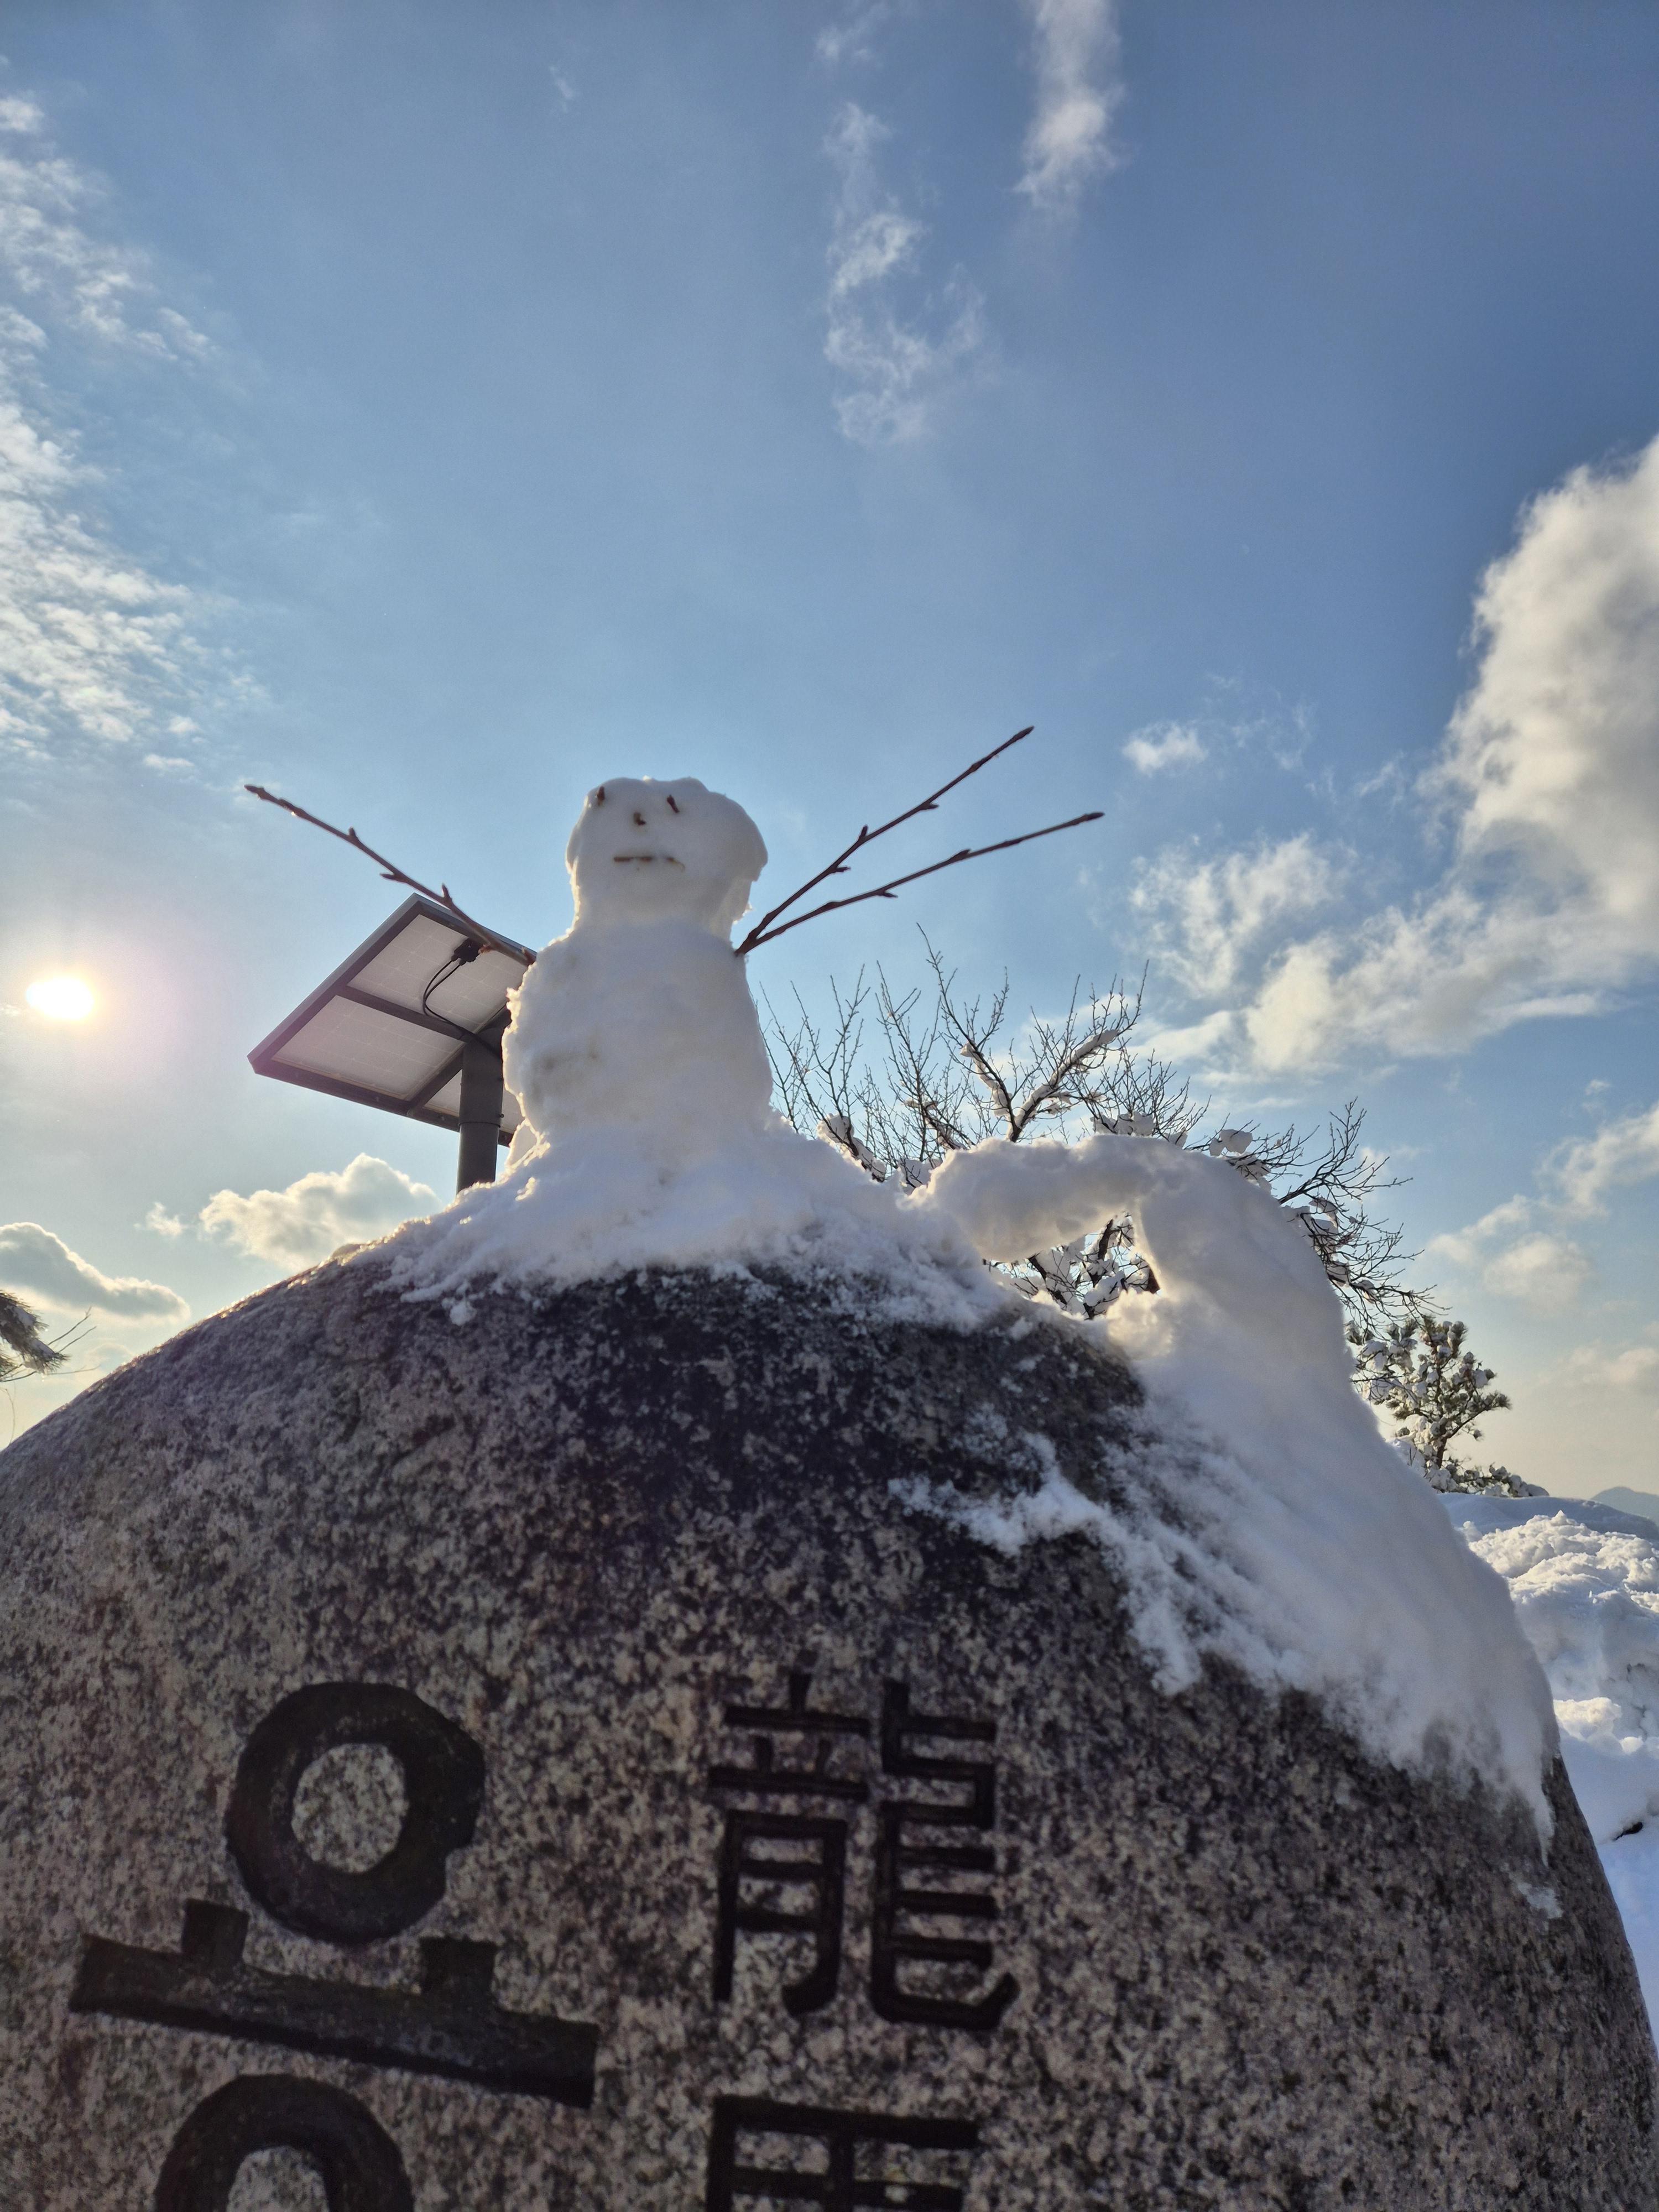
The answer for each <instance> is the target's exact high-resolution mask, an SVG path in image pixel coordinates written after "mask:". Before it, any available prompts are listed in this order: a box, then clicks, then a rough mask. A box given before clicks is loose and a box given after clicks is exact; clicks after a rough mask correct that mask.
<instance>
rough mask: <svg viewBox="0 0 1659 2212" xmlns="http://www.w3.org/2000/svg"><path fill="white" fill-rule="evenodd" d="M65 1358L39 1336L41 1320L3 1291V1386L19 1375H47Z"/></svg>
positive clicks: (0, 1297)
mask: <svg viewBox="0 0 1659 2212" xmlns="http://www.w3.org/2000/svg"><path fill="white" fill-rule="evenodd" d="M63 1361H64V1353H63V1352H60V1351H59V1350H58V1347H57V1346H55V1345H52V1344H48V1343H47V1341H46V1338H45V1337H44V1336H42V1335H41V1334H40V1316H38V1315H37V1314H34V1313H33V1312H31V1311H30V1310H29V1308H28V1307H27V1306H26V1305H25V1304H23V1301H22V1300H21V1298H19V1297H13V1295H12V1293H11V1292H10V1291H0V1383H9V1382H10V1381H11V1379H12V1378H13V1376H17V1375H45V1374H46V1373H48V1372H49V1371H50V1370H52V1368H54V1367H58V1366H61V1365H62V1364H63Z"/></svg>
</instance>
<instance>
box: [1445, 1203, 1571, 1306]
mask: <svg viewBox="0 0 1659 2212" xmlns="http://www.w3.org/2000/svg"><path fill="white" fill-rule="evenodd" d="M1532 1218H1533V1216H1532V1206H1531V1204H1530V1202H1529V1201H1528V1200H1526V1199H1524V1198H1520V1197H1516V1198H1510V1199H1506V1200H1504V1203H1503V1205H1502V1206H1494V1207H1493V1208H1492V1212H1490V1213H1487V1214H1483V1215H1482V1216H1481V1218H1480V1220H1479V1221H1474V1222H1471V1223H1470V1225H1469V1226H1468V1228H1467V1229H1455V1230H1450V1231H1447V1232H1446V1233H1445V1234H1443V1235H1442V1236H1439V1237H1431V1238H1430V1240H1429V1243H1427V1245H1426V1246H1425V1255H1426V1256H1427V1257H1428V1258H1430V1259H1431V1260H1438V1261H1445V1262H1446V1264H1447V1265H1449V1266H1450V1267H1455V1268H1457V1269H1458V1270H1460V1271H1461V1272H1462V1273H1464V1274H1466V1275H1471V1276H1474V1277H1475V1278H1476V1279H1478V1280H1479V1281H1480V1282H1481V1283H1483V1284H1484V1285H1486V1289H1487V1290H1489V1291H1493V1292H1495V1293H1496V1294H1497V1296H1498V1297H1504V1298H1514V1299H1516V1301H1517V1302H1518V1303H1520V1304H1522V1305H1528V1306H1531V1307H1532V1308H1533V1309H1534V1310H1535V1311H1538V1312H1542V1313H1549V1312H1553V1311H1554V1310H1556V1309H1557V1308H1558V1307H1559V1306H1562V1305H1569V1304H1571V1303H1572V1301H1573V1300H1574V1299H1575V1298H1577V1297H1578V1295H1579V1293H1580V1292H1581V1291H1583V1288H1584V1285H1586V1284H1587V1283H1588V1282H1589V1279H1590V1278H1591V1276H1592V1275H1593V1274H1594V1273H1595V1267H1594V1264H1593V1262H1592V1261H1591V1259H1590V1256H1589V1253H1587V1252H1586V1251H1585V1250H1584V1249H1583V1247H1582V1246H1581V1245H1578V1244H1576V1243H1573V1241H1572V1239H1571V1237H1559V1236H1555V1235H1552V1234H1550V1233H1549V1232H1547V1231H1544V1230H1541V1229H1535V1228H1534V1227H1533V1225H1532Z"/></svg>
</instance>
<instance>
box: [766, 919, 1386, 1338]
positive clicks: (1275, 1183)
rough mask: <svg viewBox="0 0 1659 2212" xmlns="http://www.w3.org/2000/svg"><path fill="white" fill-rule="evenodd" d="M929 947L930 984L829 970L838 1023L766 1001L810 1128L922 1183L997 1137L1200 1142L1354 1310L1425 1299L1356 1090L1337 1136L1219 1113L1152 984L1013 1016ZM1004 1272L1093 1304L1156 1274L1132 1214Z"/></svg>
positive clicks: (779, 1072)
mask: <svg viewBox="0 0 1659 2212" xmlns="http://www.w3.org/2000/svg"><path fill="white" fill-rule="evenodd" d="M923 941H924V943H925V942H926V939H924V940H923ZM927 961H928V966H929V968H930V969H931V971H932V983H931V985H930V986H924V987H920V988H918V989H915V990H912V991H910V992H908V993H905V994H899V993H896V992H895V991H894V990H893V988H892V987H891V986H890V984H889V982H888V980H887V977H886V975H884V973H883V972H882V971H881V970H880V969H878V970H877V975H876V981H875V984H874V986H873V987H871V986H869V985H867V984H866V981H865V978H864V976H863V975H861V974H860V976H859V978H858V980H857V981H856V982H855V983H854V987H853V988H852V990H851V991H850V992H845V993H844V992H842V990H841V988H840V987H839V986H837V985H836V983H834V982H833V981H832V982H831V985H830V991H831V994H832V1000H833V1004H834V1008H835V1018H834V1021H833V1024H829V1025H825V1026H822V1027H821V1026H820V1025H819V1024H817V1023H816V1022H815V1021H814V1020H813V1019H812V1018H811V1016H810V1015H809V1014H808V1013H807V1012H806V1009H805V1006H803V1005H802V1004H801V1002H800V1000H799V995H797V998H796V1019H795V1023H794V1025H793V1028H786V1027H785V1025H784V1024H783V1023H782V1022H781V1021H780V1019H779V1018H778V1016H777V1013H776V1012H775V1009H774V1008H773V1007H772V1006H770V1004H768V1005H767V1007H766V1014H767V1024H766V1026H767V1044H768V1048H769V1051H770V1053H771V1055H772V1064H773V1072H774V1075H775V1080H776V1085H777V1091H778V1097H779V1099H780V1102H781V1105H782V1108H783V1110H784V1112H785V1113H786V1114H787V1116H788V1118H789V1120H790V1121H792V1122H793V1125H794V1127H796V1128H798V1129H799V1130H801V1131H802V1132H803V1133H812V1134H816V1135H817V1136H820V1137H823V1138H825V1139H828V1140H829V1142H831V1143H833V1144H836V1145H839V1146H841V1148H842V1151H843V1152H847V1153H848V1154H849V1155H850V1157H851V1158H854V1160H856V1161H857V1162H858V1163H859V1164H860V1166H861V1167H862V1168H863V1169H864V1170H865V1171H866V1173H867V1174H868V1175H870V1176H873V1177H874V1179H875V1180H876V1181H877V1182H885V1181H886V1180H887V1179H888V1178H889V1177H890V1176H891V1177H894V1178H896V1180H897V1181H898V1182H899V1184H900V1186H901V1188H904V1189H907V1190H911V1189H915V1188H918V1187H919V1186H920V1185H921V1184H922V1183H925V1182H927V1180H928V1178H929V1176H931V1175H932V1174H933V1170H934V1168H935V1167H937V1166H938V1165H939V1162H940V1161H941V1160H942V1159H943V1158H944V1157H945V1154H946V1153H947V1152H955V1151H958V1150H961V1149H963V1147H965V1146H970V1145H976V1144H980V1143H982V1142H983V1141H984V1140H985V1139H987V1138H1001V1139H1005V1140H1006V1142H1008V1143H1010V1144H1018V1143H1019V1142H1020V1141H1021V1140H1022V1139H1025V1138H1028V1137H1032V1136H1044V1137H1057V1138H1060V1139H1062V1140H1065V1139H1073V1138H1083V1137H1087V1136H1091V1135H1093V1134H1094V1133H1095V1132H1097V1130H1111V1131H1114V1132H1115V1133H1117V1134H1119V1135H1127V1136H1136V1137H1148V1138H1158V1139H1163V1140H1164V1141H1165V1142H1166V1143H1169V1144H1174V1145H1182V1146H1188V1145H1192V1146H1203V1148H1204V1149H1205V1150H1206V1151H1207V1152H1211V1153H1212V1154H1213V1155H1215V1156H1216V1157H1217V1158H1223V1159H1226V1160H1228V1161H1229V1162H1231V1164H1232V1165H1233V1166H1234V1167H1236V1168H1237V1170H1238V1171H1239V1173H1240V1174H1241V1175H1243V1176H1249V1178H1250V1179H1251V1180H1252V1181H1253V1182H1259V1183H1261V1184H1262V1185H1263V1186H1264V1187H1265V1188H1267V1190H1268V1191H1269V1192H1271V1194H1273V1197H1275V1198H1276V1199H1277V1200H1279V1204H1280V1205H1282V1206H1287V1207H1289V1208H1290V1209H1291V1211H1292V1212H1295V1213H1296V1214H1297V1216H1298V1217H1299V1218H1300V1219H1301V1221H1302V1223H1303V1225H1304V1228H1305V1229H1306V1230H1307V1232H1308V1234H1309V1236H1310V1237H1311V1238H1312V1240H1313V1243H1314V1245H1315V1248H1316V1250H1317V1251H1318V1254H1319V1256H1320V1259H1321V1261H1322V1263H1323V1266H1324V1268H1325V1272H1326V1273H1327V1275H1328V1277H1329V1278H1330V1280H1331V1284H1332V1286H1333V1288H1334V1290H1335V1291H1336V1293H1337V1295H1338V1297H1340V1299H1341V1300H1342V1303H1343V1304H1344V1306H1345V1307H1346V1310H1347V1313H1348V1316H1349V1318H1350V1320H1351V1321H1352V1322H1353V1323H1354V1325H1355V1326H1356V1327H1358V1328H1363V1329H1364V1331H1365V1332H1366V1333H1367V1334H1370V1332H1371V1331H1372V1330H1374V1329H1375V1328H1380V1327H1383V1325H1385V1324H1386V1323H1387V1322H1389V1321H1390V1320H1395V1321H1398V1320H1401V1319H1403V1318H1409V1317H1410V1316H1411V1315H1413V1313H1415V1312H1416V1311H1417V1310H1418V1308H1419V1301H1418V1298H1417V1296H1416V1294H1415V1293H1414V1292H1413V1291H1410V1290H1407V1289H1406V1288H1404V1287H1403V1286H1402V1285H1401V1283H1400V1281H1399V1269H1400V1266H1401V1261H1402V1260H1403V1259H1404V1258H1405V1257H1406V1256H1407V1255H1402V1254H1401V1249H1400V1246H1401V1232H1400V1231H1399V1230H1398V1229H1397V1228H1395V1227H1394V1226H1393V1225H1391V1224H1389V1223H1387V1222H1385V1221H1383V1220H1380V1219H1379V1218H1377V1217H1376V1215H1375V1214H1374V1213H1373V1212H1372V1210H1371V1206H1372V1201H1373V1200H1374V1199H1375V1197H1376V1194H1377V1193H1378V1192H1379V1191H1382V1190H1386V1189H1389V1188H1393V1187H1394V1183H1395V1178H1393V1177H1390V1176H1389V1175H1388V1174H1387V1167H1388V1163H1387V1161H1386V1160H1385V1159H1382V1158H1378V1157H1376V1155H1375V1154H1373V1153H1372V1152H1370V1150H1369V1148H1368V1147H1367V1146H1365V1144H1364V1140H1363V1136H1362V1131H1363V1127H1364V1118H1365V1116H1364V1108H1363V1107H1361V1106H1360V1105H1358V1103H1357V1102H1356V1101H1354V1100H1352V1099H1350V1100H1349V1102H1348V1103H1347V1104H1346V1105H1345V1106H1344V1107H1343V1108H1342V1109H1340V1112H1338V1113H1335V1114H1333V1115H1331V1116H1330V1117H1329V1122H1328V1128H1327V1130H1326V1132H1325V1133H1324V1137H1323V1139H1322V1140H1321V1139H1319V1138H1317V1137H1316V1135H1313V1134H1310V1133H1304V1132H1302V1131H1299V1130H1297V1129H1296V1128H1295V1127H1290V1128H1285V1129H1282V1130H1278V1131H1270V1130H1264V1129H1262V1128H1261V1127H1259V1126H1258V1125H1257V1124H1255V1122H1253V1121H1241V1122H1240V1123H1239V1124H1238V1126H1237V1127H1233V1126H1224V1127H1211V1128H1207V1129H1206V1127H1205V1124H1206V1117H1207V1115H1208V1111H1209V1109H1208V1105H1207V1103H1206V1102H1201V1101H1195V1100H1194V1098H1193V1097H1192V1094H1191V1089H1190V1086H1189V1085H1188V1084H1187V1083H1186V1082H1184V1081H1182V1079H1180V1077H1179V1076H1178V1075H1177V1074H1176V1071H1175V1070H1174V1069H1173V1068H1172V1067H1171V1066H1170V1064H1169V1063H1168V1062H1167V1061H1166V1060H1161V1059H1160V1058H1159V1057H1158V1055H1157V1054H1155V1053H1152V1052H1148V1051H1146V1050H1143V1049H1141V1048H1139V1047H1137V1046H1136V1045H1135V1044H1134V1043H1133V1031H1134V1029H1135V1027H1136V1024H1137V1023H1138V1022H1139V1018H1140V1011H1141V996H1140V992H1139V989H1137V990H1135V991H1134V992H1133V993H1130V992H1128V991H1126V990H1124V989H1123V988H1122V987H1120V986H1119V985H1118V984H1116V983H1113V984H1112V985H1111V986H1110V987H1109V988H1108V989H1107V990H1106V991H1105V992H1097V991H1094V990H1090V991H1088V992H1087V993H1086V994H1085V991H1084V989H1083V987H1082V984H1081V982H1080V981H1079V983H1078V984H1077V985H1076V986H1075V987H1073V994H1072V997H1071V1000H1070V1003H1069V1004H1068V1006H1066V1011H1065V1012H1064V1014H1063V1015H1061V1016H1060V1017H1059V1018H1056V1019H1054V1020H1047V1019H1044V1018H1042V1017H1041V1016H1038V1015H1036V1014H1035V1013H1034V1014H1033V1015H1032V1016H1031V1017H1030V1020H1029V1021H1028V1022H1026V1023H1024V1024H1015V1023H1012V1022H1011V1021H1010V1019H1009V1017H1008V985H1007V981H1006V978H1005V979H1004V981H1003V982H1002V984H1001V986H1000V988H999V989H997V990H996V991H995V992H994V993H993V994H991V996H990V997H989V999H988V1000H981V999H970V998H965V997H963V996H962V995H961V994H959V993H958V991H957V985H956V977H955V975H954V974H953V973H951V971H950V970H949V969H947V968H946V966H945V962H944V959H943V957H942V956H941V955H940V954H939V952H937V951H935V950H934V948H933V946H932V945H928V946H927ZM867 1027H868V1028H872V1030H873V1035H872V1037H871V1041H870V1047H869V1048H868V1049H866V1028H867ZM1005 1272H1006V1273H1008V1274H1009V1275H1010V1277H1011V1278H1012V1280H1014V1281H1015V1282H1016V1283H1018V1285H1019V1286H1020V1288H1021V1289H1022V1290H1024V1291H1026V1293H1027V1294H1028V1295H1029V1296H1031V1297H1048V1298H1051V1299H1053V1301H1054V1304H1056V1305H1059V1306H1061V1307H1063V1308H1064V1309H1065V1310H1066V1311H1067V1312H1068V1313H1075V1314H1081V1315H1088V1314H1094V1313H1098V1312H1100V1311H1102V1310H1104V1308H1106V1307H1107V1306H1109V1305H1110V1304H1112V1303H1113V1301H1114V1300H1115V1299H1116V1298H1118V1297H1121V1296H1122V1295H1123V1294H1124V1293H1125V1292H1126V1291H1149V1290H1155V1289H1156V1288H1157V1283H1156V1280H1155V1279H1154V1277H1153V1274H1152V1268H1151V1267H1150V1266H1149V1264H1148V1262H1147V1261H1146V1257H1145V1255H1143V1254H1142V1253H1140V1252H1139V1250H1138V1249H1136V1245H1135V1233H1134V1224H1133V1221H1131V1220H1128V1219H1123V1220H1118V1221H1107V1222H1103V1223H1102V1224H1101V1225H1100V1227H1099V1228H1098V1229H1097V1230H1094V1231H1091V1233H1090V1234H1089V1235H1088V1236H1087V1237H1079V1238H1077V1239H1076V1240H1075V1241H1074V1242H1073V1243H1070V1244H1066V1245H1064V1246H1056V1247H1055V1248H1054V1249H1053V1250H1050V1251H1046V1252H1033V1253H1032V1254H1030V1255H1029V1257H1028V1258H1027V1259H1025V1260H1024V1261H1022V1262H1020V1263H1019V1264H1018V1265H1017V1266H1015V1267H1010V1268H1008V1269H1006V1271H1005Z"/></svg>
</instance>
